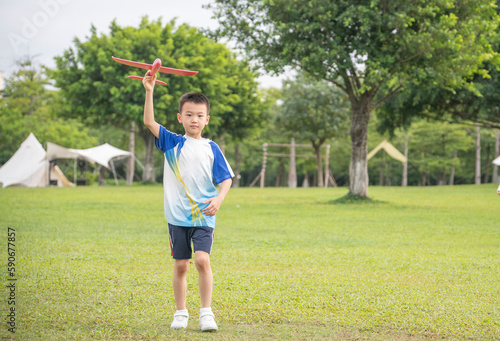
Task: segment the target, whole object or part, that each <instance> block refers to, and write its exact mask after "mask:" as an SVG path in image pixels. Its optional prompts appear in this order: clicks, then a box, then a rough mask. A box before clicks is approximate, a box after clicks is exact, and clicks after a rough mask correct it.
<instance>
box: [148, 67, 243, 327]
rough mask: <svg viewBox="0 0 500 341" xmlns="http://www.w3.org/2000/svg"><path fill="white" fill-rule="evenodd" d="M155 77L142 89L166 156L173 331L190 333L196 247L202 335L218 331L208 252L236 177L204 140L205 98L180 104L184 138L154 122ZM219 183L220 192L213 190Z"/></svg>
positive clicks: (191, 96)
mask: <svg viewBox="0 0 500 341" xmlns="http://www.w3.org/2000/svg"><path fill="white" fill-rule="evenodd" d="M155 80H156V75H155V76H154V77H152V76H150V72H149V71H148V72H147V73H146V75H145V77H144V80H143V84H144V88H145V89H146V102H145V104H144V124H145V125H146V126H147V127H148V128H149V130H151V132H152V133H153V135H154V136H155V145H156V148H158V149H161V150H162V151H163V152H164V153H165V168H164V171H163V187H164V192H165V218H166V219H167V222H168V230H169V237H170V250H171V254H172V257H173V258H174V260H175V265H174V274H173V279H172V284H173V288H174V297H175V303H176V306H177V311H176V313H175V314H174V321H173V322H172V324H171V326H170V328H174V329H181V328H186V327H187V324H188V319H189V314H188V311H187V309H186V288H187V282H186V275H187V272H188V269H189V261H190V259H191V257H192V252H193V251H192V249H191V242H192V243H193V246H194V254H195V265H196V269H197V270H198V273H199V280H198V286H199V289H200V298H201V309H200V327H201V330H202V331H216V330H217V323H216V322H215V316H214V314H213V312H212V309H211V307H210V303H211V300H212V284H213V276H212V270H211V267H210V256H209V255H210V251H211V249H212V243H213V239H214V228H215V214H216V213H217V211H218V210H219V208H220V205H221V204H222V201H223V200H224V198H225V197H226V194H227V193H228V191H229V189H230V187H231V184H232V178H233V177H234V174H233V171H232V169H231V167H230V166H229V164H228V162H227V160H226V159H225V157H224V155H223V154H222V152H221V151H220V149H219V147H218V146H217V145H216V144H215V143H214V142H212V141H210V140H207V139H203V138H202V137H201V132H202V131H203V128H205V126H206V125H207V124H208V121H209V120H210V116H209V111H210V104H209V101H208V99H207V98H206V97H205V96H204V95H203V94H201V93H187V94H184V95H183V96H182V97H181V99H180V101H179V113H178V114H177V120H178V121H179V123H181V124H182V125H183V126H184V130H185V132H186V134H185V135H184V136H181V135H177V134H174V133H171V132H169V131H167V130H166V129H165V128H164V127H163V126H161V125H160V124H158V123H157V122H155V120H154V112H153V90H154V85H155ZM214 182H215V184H220V185H221V187H220V192H217V189H216V188H215V186H214Z"/></svg>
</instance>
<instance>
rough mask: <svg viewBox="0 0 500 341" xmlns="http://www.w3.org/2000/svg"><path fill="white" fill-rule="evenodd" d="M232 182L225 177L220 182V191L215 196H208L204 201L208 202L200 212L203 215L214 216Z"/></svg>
mask: <svg viewBox="0 0 500 341" xmlns="http://www.w3.org/2000/svg"><path fill="white" fill-rule="evenodd" d="M232 184H233V179H227V180H224V181H222V182H221V183H220V191H219V194H218V195H217V196H216V197H213V198H210V199H208V200H207V201H205V202H204V204H208V203H210V204H209V205H208V206H207V207H206V208H205V209H204V210H203V211H202V212H203V214H204V215H207V216H209V217H212V216H214V215H215V214H216V213H217V212H218V211H219V208H220V205H221V204H222V202H223V201H224V199H225V198H226V195H227V193H228V192H229V190H230V189H231V185H232Z"/></svg>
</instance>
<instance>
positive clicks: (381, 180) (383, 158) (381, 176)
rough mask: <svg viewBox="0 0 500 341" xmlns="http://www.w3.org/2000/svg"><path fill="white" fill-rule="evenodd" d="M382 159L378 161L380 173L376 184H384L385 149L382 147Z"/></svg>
mask: <svg viewBox="0 0 500 341" xmlns="http://www.w3.org/2000/svg"><path fill="white" fill-rule="evenodd" d="M381 152H382V161H381V162H380V174H379V177H378V185H379V186H384V171H385V150H383V149H382V151H381Z"/></svg>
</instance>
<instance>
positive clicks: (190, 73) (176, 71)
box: [158, 66, 198, 76]
mask: <svg viewBox="0 0 500 341" xmlns="http://www.w3.org/2000/svg"><path fill="white" fill-rule="evenodd" d="M158 72H163V73H170V74H173V75H181V76H193V75H196V74H197V73H198V71H189V70H180V69H172V68H169V67H164V66H162V67H160V69H159V70H158Z"/></svg>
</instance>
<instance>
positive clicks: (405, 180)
mask: <svg viewBox="0 0 500 341" xmlns="http://www.w3.org/2000/svg"><path fill="white" fill-rule="evenodd" d="M409 140H410V138H408V137H405V145H404V155H405V157H406V160H408V142H409ZM401 186H403V187H406V186H408V161H406V162H404V163H403V176H402V180H401Z"/></svg>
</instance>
